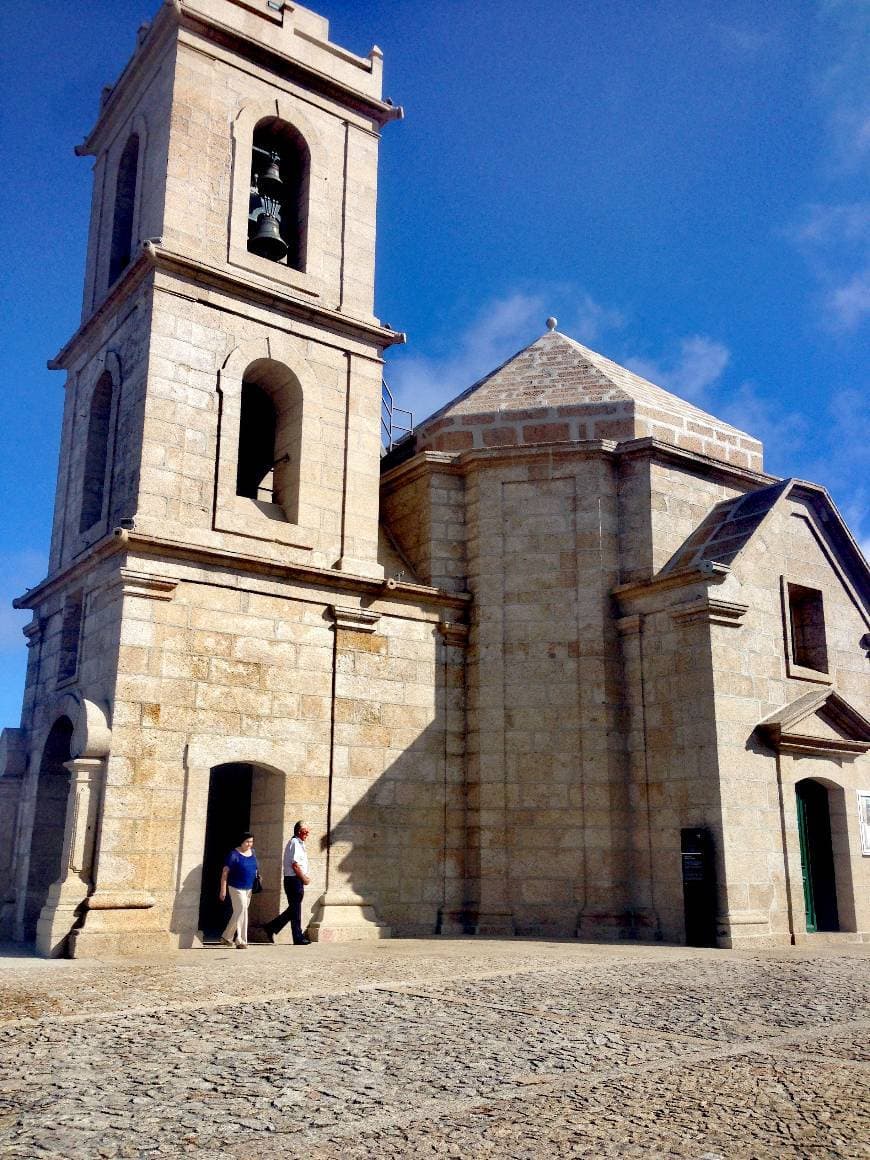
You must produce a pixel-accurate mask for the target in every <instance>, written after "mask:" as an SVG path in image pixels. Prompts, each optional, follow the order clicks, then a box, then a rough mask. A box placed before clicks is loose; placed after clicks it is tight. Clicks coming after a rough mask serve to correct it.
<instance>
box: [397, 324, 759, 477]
mask: <svg viewBox="0 0 870 1160" xmlns="http://www.w3.org/2000/svg"><path fill="white" fill-rule="evenodd" d="M645 436H652V437H653V438H656V439H659V440H661V441H662V442H665V443H670V444H672V445H674V446H678V447H683V448H685V449H686V450H690V451H696V452H699V453H701V454H704V455H709V456H711V457H712V458H715V459H720V460H724V461H725V462H727V463H734V464H737V465H739V466H742V467H750V468H752V469H753V470H755V471H760V470H761V465H762V447H761V444H760V443H759V442H758V440H756V439H753V438H752V437H751V436H749V435H746V434H745V433H744V432H742V431H738V430H737V428H735V427H732V426H731V425H730V424H728V423H724V422H723V421H722V420H721V419H716V418H714V417H713V416H712V415H708V414H707V413H706V412H705V411H702V410H701V409H700V408H699V407H695V406H693V405H692V404H691V403H688V402H686V401H685V400H684V399H680V398H678V397H677V396H676V395H672V394H671V393H670V392H669V391H665V390H664V389H663V388H662V387H657V386H656V385H655V384H654V383H650V382H648V381H647V380H646V379H643V378H641V377H640V375H636V374H634V372H633V371H630V370H628V369H627V368H625V367H621V366H619V364H618V363H615V362H612V361H611V360H610V359H608V358H605V357H604V356H603V355H600V354H597V353H596V352H595V351H593V350H589V348H588V347H585V346H583V345H582V344H581V343H579V342H575V341H574V339H572V338H568V337H567V336H566V335H564V334H560V333H559V332H558V331H550V332H548V333H547V334H543V335H542V336H541V337H540V338H539V339H537V340H536V341H535V342H533V343H532V344H531V345H530V346H527V347H526V348H525V349H524V350H521V351H520V352H519V353H518V354H516V355H514V356H513V358H511V359H508V361H507V362H506V363H503V364H502V366H500V367H498V368H497V369H496V370H494V371H493V372H492V373H491V374H489V375H487V376H486V377H485V378H482V379H480V381H479V382H477V383H475V384H474V385H473V386H472V387H470V388H469V389H468V390H467V391H465V392H463V394H461V395H459V396H458V397H457V398H455V399H454V400H453V401H452V402H450V403H448V404H447V405H446V406H444V407H442V408H441V409H440V410H439V411H436V412H435V414H434V415H432V416H431V417H430V418H429V419H426V420H425V421H424V422H423V423H421V424H419V426H418V427H417V431H416V437H417V438H416V446H417V449H418V450H427V449H431V450H440V451H462V450H466V449H469V448H471V447H500V446H516V445H521V444H530V443H558V442H567V441H574V440H589V439H609V440H614V441H616V442H622V441H625V440H630V439H639V438H643V437H645Z"/></svg>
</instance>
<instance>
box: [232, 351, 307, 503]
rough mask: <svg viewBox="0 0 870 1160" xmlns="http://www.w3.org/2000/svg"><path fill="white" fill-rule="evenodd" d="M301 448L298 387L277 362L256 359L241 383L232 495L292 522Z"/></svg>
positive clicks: (296, 381)
mask: <svg viewBox="0 0 870 1160" xmlns="http://www.w3.org/2000/svg"><path fill="white" fill-rule="evenodd" d="M301 449H302V388H301V387H300V385H299V382H298V380H297V379H296V377H295V375H293V373H292V372H291V371H290V369H289V368H288V367H286V366H284V365H283V363H279V362H275V361H274V360H272V359H257V360H256V361H255V362H252V363H251V365H250V366H249V367H248V369H247V370H246V371H245V374H244V377H243V380H242V400H241V415H240V419H239V447H238V460H237V463H238V466H237V471H236V495H239V496H246V497H247V498H249V499H253V500H256V501H258V503H260V504H274V505H276V506H277V507H279V508H280V509H281V511H282V512H283V514H284V517H285V518H286V519H287V520H289V521H290V523H296V522H297V521H298V516H299V470H300V458H301ZM278 515H279V517H280V513H278Z"/></svg>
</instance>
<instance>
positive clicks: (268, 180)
mask: <svg viewBox="0 0 870 1160" xmlns="http://www.w3.org/2000/svg"><path fill="white" fill-rule="evenodd" d="M280 163H281V158H280V157H279V156H278V154H277V153H273V154H272V155H271V160H270V161H269V164H268V166H267V167H266V168H265V169H264V170H263V172H262V173H261V174H259V176H258V177H257V189H259V191H260V193H262V194H263V196H264V197H280V196H281V191H282V190H283V188H284V182H283V181H282V180H281V170H280V169H279V168H278V166H279V165H280Z"/></svg>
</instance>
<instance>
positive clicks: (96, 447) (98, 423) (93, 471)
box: [79, 371, 112, 532]
mask: <svg viewBox="0 0 870 1160" xmlns="http://www.w3.org/2000/svg"><path fill="white" fill-rule="evenodd" d="M111 412H112V376H111V375H110V374H109V372H108V371H104V372H103V374H102V375H100V378H99V379H98V381H97V384H96V386H95V387H94V393H93V396H92V397H91V409H90V414H89V416H88V435H87V440H86V443H85V469H84V478H83V480H82V508H81V516H80V518H79V531H80V532H86V531H87V530H88V528H90V527H93V525H94V524H95V523H96V522H97V521H98V520H99V519H100V517H101V516H102V514H103V492H104V489H105V485H106V464H107V462H108V455H109V418H110V415H111Z"/></svg>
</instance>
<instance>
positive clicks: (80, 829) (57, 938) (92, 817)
mask: <svg viewBox="0 0 870 1160" xmlns="http://www.w3.org/2000/svg"><path fill="white" fill-rule="evenodd" d="M66 768H67V769H68V770H69V771H70V775H71V776H70V786H69V801H68V804H67V810H66V827H65V830H64V837H63V855H62V859H61V867H62V871H61V877H60V878H59V879H58V880H57V882H55V883H53V884H52V885H51V886H50V887H49V891H48V897H47V898H46V900H45V905H44V906H43V908H42V911H41V912H40V915H39V921H38V923H37V925H36V950H37V953H38V954H41V955H46V956H47V957H49V958H54V957H57V956H58V955H61V954H63V953H64V951H65V950H66V941H67V937H68V936H69V934H70V930H71V928H72V927H73V926H74V925H75V924H76V923H77V921H78V918H79V915H80V913H81V910H82V907H83V906H84V903H85V899H86V898H87V896H88V894H89V892H90V891H91V890H92V889H93V868H94V848H95V845H96V833H97V824H98V819H99V814H100V802H101V798H102V793H103V784H104V781H105V770H106V762H105V758H102V757H75V758H73V759H72V760H71V761H68V762H66Z"/></svg>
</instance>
